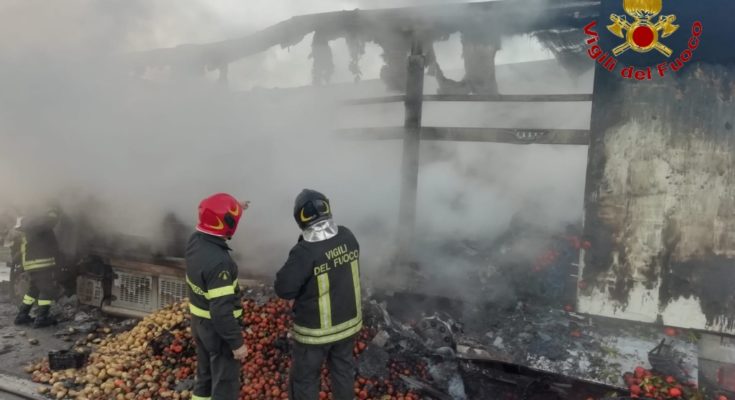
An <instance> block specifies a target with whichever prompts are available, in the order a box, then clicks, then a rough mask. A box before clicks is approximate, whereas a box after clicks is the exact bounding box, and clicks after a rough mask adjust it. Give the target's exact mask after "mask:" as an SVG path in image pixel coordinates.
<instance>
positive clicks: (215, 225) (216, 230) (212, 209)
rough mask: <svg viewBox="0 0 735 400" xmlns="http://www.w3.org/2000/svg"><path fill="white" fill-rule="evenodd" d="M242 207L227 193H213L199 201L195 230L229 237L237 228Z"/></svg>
mask: <svg viewBox="0 0 735 400" xmlns="http://www.w3.org/2000/svg"><path fill="white" fill-rule="evenodd" d="M244 209H245V208H244V207H243V206H242V205H241V204H240V203H238V201H237V199H235V198H234V197H232V196H230V195H229V194H227V193H217V194H213V195H211V196H209V197H207V198H206V199H204V200H202V202H201V203H199V223H198V224H197V230H198V231H199V232H204V233H206V234H209V235H214V236H219V237H224V238H231V237H232V236H233V235H234V234H235V231H236V230H237V223H238V222H239V221H240V217H242V213H243V211H244Z"/></svg>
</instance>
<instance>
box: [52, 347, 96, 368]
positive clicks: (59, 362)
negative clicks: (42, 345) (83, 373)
mask: <svg viewBox="0 0 735 400" xmlns="http://www.w3.org/2000/svg"><path fill="white" fill-rule="evenodd" d="M86 362H87V354H86V353H80V352H77V351H69V350H59V351H50V352H49V353H48V365H49V368H50V369H51V370H52V371H58V370H63V369H79V368H82V367H83V366H84V363H86Z"/></svg>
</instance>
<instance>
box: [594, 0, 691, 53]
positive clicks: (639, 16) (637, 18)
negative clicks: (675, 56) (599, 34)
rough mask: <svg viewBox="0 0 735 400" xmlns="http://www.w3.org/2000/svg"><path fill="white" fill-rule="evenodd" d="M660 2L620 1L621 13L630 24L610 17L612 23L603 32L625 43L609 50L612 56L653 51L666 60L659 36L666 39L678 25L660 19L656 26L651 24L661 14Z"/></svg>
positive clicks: (667, 17)
mask: <svg viewBox="0 0 735 400" xmlns="http://www.w3.org/2000/svg"><path fill="white" fill-rule="evenodd" d="M662 2H663V0H623V9H624V10H625V12H626V14H628V15H630V16H631V17H633V19H634V20H633V21H632V22H629V21H628V20H627V19H626V18H625V15H617V14H611V15H610V20H612V22H613V23H612V24H611V25H608V27H607V29H608V30H609V31H610V32H612V33H613V34H614V35H615V36H617V37H620V38H624V39H625V43H623V44H621V45H620V46H618V47H616V48H614V49H613V54H615V55H616V56H618V55H620V54H622V53H624V52H626V51H628V50H631V49H632V50H633V51H636V52H638V53H647V52H649V51H651V50H653V49H656V50H658V51H659V52H660V53H661V54H663V55H665V56H666V57H670V56H671V53H672V51H671V49H670V48H668V47H667V46H666V45H664V44H663V43H661V42H659V35H660V37H661V38H666V37H669V36H671V35H672V34H673V33H674V32H676V30H677V29H679V26H678V25H674V21H676V16H675V15H673V14H672V15H661V16H659V17H658V21H657V22H656V23H653V22H652V21H651V20H652V19H653V18H654V17H655V16H657V15H658V14H659V13H661V9H662V8H663V4H662Z"/></svg>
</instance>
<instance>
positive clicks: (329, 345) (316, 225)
mask: <svg viewBox="0 0 735 400" xmlns="http://www.w3.org/2000/svg"><path fill="white" fill-rule="evenodd" d="M294 218H295V219H296V223H297V224H298V225H299V228H301V230H302V234H301V236H299V239H298V243H296V245H295V246H294V247H293V248H292V249H291V252H290V253H289V256H288V260H287V261H286V264H285V265H284V266H283V267H282V268H281V270H280V271H278V274H277V276H276V282H275V285H274V286H275V290H276V293H277V294H278V296H280V297H281V298H284V299H293V300H295V302H294V306H293V311H294V328H293V332H292V334H293V338H294V340H295V344H294V347H293V349H292V355H293V361H292V367H291V375H290V383H289V399H291V400H316V399H317V398H318V397H319V376H320V374H319V371H320V369H321V365H322V362H323V361H324V359H326V360H327V362H328V366H329V372H330V379H331V384H332V392H333V394H334V400H351V399H353V398H354V391H353V385H354V381H355V364H354V358H353V356H352V348H353V346H354V338H355V334H357V333H358V332H359V331H360V329H361V328H362V307H361V296H360V262H359V258H360V245H359V244H358V243H357V239H355V236H354V235H353V234H352V232H350V230H349V229H347V228H345V227H344V226H337V225H335V223H334V220H333V219H332V211H331V207H330V205H329V200H328V199H327V198H326V197H325V196H324V195H323V194H321V193H319V192H317V191H314V190H308V189H305V190H303V191H302V192H301V193H300V194H299V195H298V197H296V202H295V205H294Z"/></svg>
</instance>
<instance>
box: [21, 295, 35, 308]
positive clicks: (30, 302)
mask: <svg viewBox="0 0 735 400" xmlns="http://www.w3.org/2000/svg"><path fill="white" fill-rule="evenodd" d="M35 302H36V299H35V298H33V297H31V296H29V295H25V296H23V304H25V305H27V306H32V305H33V303H35Z"/></svg>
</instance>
